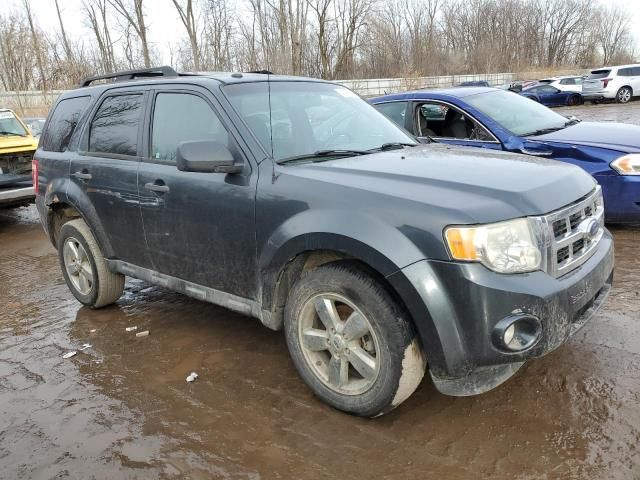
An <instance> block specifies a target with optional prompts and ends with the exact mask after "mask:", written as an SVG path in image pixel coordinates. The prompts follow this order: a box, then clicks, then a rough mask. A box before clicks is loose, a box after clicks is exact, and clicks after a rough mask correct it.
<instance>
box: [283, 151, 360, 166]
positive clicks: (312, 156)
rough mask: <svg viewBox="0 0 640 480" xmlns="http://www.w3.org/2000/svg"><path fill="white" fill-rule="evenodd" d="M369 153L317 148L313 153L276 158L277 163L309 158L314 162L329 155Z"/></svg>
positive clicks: (321, 160) (351, 155) (326, 158)
mask: <svg viewBox="0 0 640 480" xmlns="http://www.w3.org/2000/svg"><path fill="white" fill-rule="evenodd" d="M369 153H371V152H370V151H367V150H318V151H316V152H313V153H306V154H304V155H295V156H293V157H287V158H283V159H281V160H278V164H283V163H290V162H296V161H300V160H311V161H312V162H314V163H315V162H324V161H327V160H330V159H331V158H330V157H355V156H358V155H368V154H369Z"/></svg>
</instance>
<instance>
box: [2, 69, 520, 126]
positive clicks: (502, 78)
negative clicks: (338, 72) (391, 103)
mask: <svg viewBox="0 0 640 480" xmlns="http://www.w3.org/2000/svg"><path fill="white" fill-rule="evenodd" d="M515 77H516V75H515V74H513V73H489V74H484V75H447V76H444V77H413V78H374V79H362V80H338V81H337V83H340V84H342V85H344V86H346V87H349V88H351V89H352V90H354V91H355V92H357V93H359V94H360V95H362V96H363V97H374V96H376V95H385V94H387V93H393V92H405V91H407V90H416V89H420V88H442V87H451V86H453V85H458V84H459V83H462V82H471V81H486V82H489V84H490V85H492V86H493V85H503V84H505V83H511V82H513V80H514V79H515ZM63 92H64V90H52V91H48V92H40V91H32V92H0V108H11V109H12V110H15V111H16V112H17V113H18V114H19V115H23V116H30V115H33V116H37V115H46V114H47V112H48V110H49V108H51V105H53V103H54V102H55V100H56V98H58V96H59V95H60V94H61V93H63Z"/></svg>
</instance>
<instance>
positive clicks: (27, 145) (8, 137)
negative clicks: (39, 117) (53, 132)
mask: <svg viewBox="0 0 640 480" xmlns="http://www.w3.org/2000/svg"><path fill="white" fill-rule="evenodd" d="M37 148H38V139H36V138H34V137H33V135H32V134H31V131H30V130H29V129H28V128H27V127H26V126H25V124H24V123H22V121H21V120H20V119H19V118H18V116H17V115H16V114H14V113H13V112H12V111H11V110H9V109H0V207H8V206H14V205H20V204H25V203H29V202H31V201H32V200H33V198H34V192H33V183H32V177H31V160H32V159H33V153H34V152H35V151H36V149H37Z"/></svg>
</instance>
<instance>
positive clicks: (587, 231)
mask: <svg viewBox="0 0 640 480" xmlns="http://www.w3.org/2000/svg"><path fill="white" fill-rule="evenodd" d="M578 230H579V231H581V232H582V233H584V236H585V237H587V238H588V239H589V240H592V239H594V238H595V237H596V235H598V231H599V230H600V225H598V221H597V220H596V219H595V218H589V219H587V220H583V221H582V222H580V225H579V226H578Z"/></svg>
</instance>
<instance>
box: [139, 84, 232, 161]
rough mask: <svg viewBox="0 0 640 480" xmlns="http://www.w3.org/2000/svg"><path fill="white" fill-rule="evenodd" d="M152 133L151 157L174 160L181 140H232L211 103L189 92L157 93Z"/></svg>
mask: <svg viewBox="0 0 640 480" xmlns="http://www.w3.org/2000/svg"><path fill="white" fill-rule="evenodd" d="M151 136H152V138H151V158H153V159H154V160H164V161H169V162H172V163H175V160H176V150H177V148H178V144H179V143H180V142H187V141H194V140H215V141H216V142H220V143H222V144H223V145H225V146H228V144H229V134H228V133H227V130H226V129H225V128H224V126H223V125H222V123H221V122H220V120H219V119H218V116H217V115H216V114H215V113H214V111H213V110H212V109H211V107H210V106H209V104H208V103H207V102H206V101H205V100H204V99H202V98H201V97H198V96H197V95H190V94H188V93H160V94H158V96H157V97H156V103H155V108H154V112H153V130H152V134H151Z"/></svg>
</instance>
